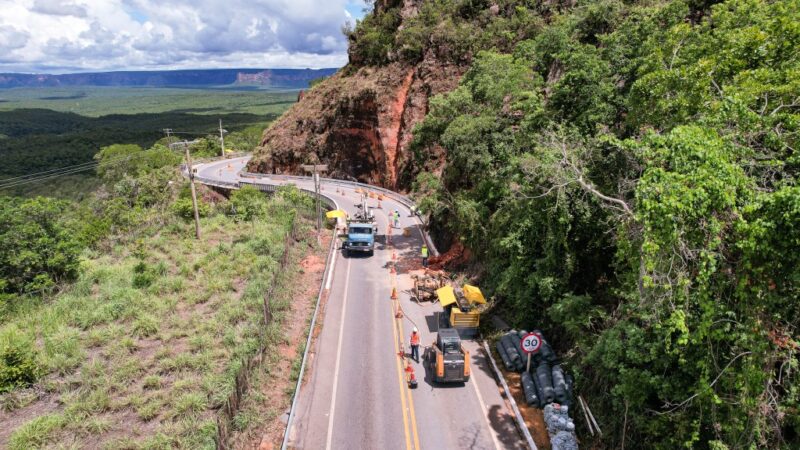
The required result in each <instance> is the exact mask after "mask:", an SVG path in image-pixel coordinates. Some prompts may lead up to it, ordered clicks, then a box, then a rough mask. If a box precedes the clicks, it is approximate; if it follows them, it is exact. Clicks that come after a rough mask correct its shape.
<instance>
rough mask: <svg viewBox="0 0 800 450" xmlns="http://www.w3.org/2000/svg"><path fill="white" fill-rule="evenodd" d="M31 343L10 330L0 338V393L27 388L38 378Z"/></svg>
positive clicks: (38, 370) (37, 368)
mask: <svg viewBox="0 0 800 450" xmlns="http://www.w3.org/2000/svg"><path fill="white" fill-rule="evenodd" d="M40 373H41V370H40V369H39V366H38V365H37V363H36V350H35V349H34V347H33V343H32V342H31V341H29V340H27V339H25V338H24V337H22V336H21V332H20V331H19V330H18V329H16V328H11V329H9V330H8V331H6V332H5V333H4V335H2V336H0V392H8V391H10V390H12V389H14V388H17V387H20V386H28V385H30V384H31V383H33V382H34V381H36V379H37V378H38V377H39V375H40Z"/></svg>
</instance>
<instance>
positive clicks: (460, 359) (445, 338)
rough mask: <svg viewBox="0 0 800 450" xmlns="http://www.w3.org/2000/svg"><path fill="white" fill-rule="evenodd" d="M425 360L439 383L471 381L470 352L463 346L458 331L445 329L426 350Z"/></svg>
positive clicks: (440, 331)
mask: <svg viewBox="0 0 800 450" xmlns="http://www.w3.org/2000/svg"><path fill="white" fill-rule="evenodd" d="M425 352H426V355H425V358H426V360H427V362H428V367H429V368H430V369H431V373H432V378H433V381H435V382H437V383H466V382H467V381H469V375H470V366H469V352H468V351H466V350H465V349H464V346H463V345H462V344H461V337H460V336H459V335H458V331H456V330H455V329H453V328H443V329H440V330H439V333H437V336H436V341H434V342H433V344H432V345H431V346H430V347H428V348H426V349H425Z"/></svg>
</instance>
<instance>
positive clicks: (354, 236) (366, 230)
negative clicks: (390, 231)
mask: <svg viewBox="0 0 800 450" xmlns="http://www.w3.org/2000/svg"><path fill="white" fill-rule="evenodd" d="M375 233H376V230H375V225H374V224H373V223H371V222H361V221H353V222H349V223H348V224H347V240H345V241H344V246H343V248H344V254H345V255H346V256H349V255H351V254H352V253H367V254H369V255H370V256H372V254H373V253H374V251H375Z"/></svg>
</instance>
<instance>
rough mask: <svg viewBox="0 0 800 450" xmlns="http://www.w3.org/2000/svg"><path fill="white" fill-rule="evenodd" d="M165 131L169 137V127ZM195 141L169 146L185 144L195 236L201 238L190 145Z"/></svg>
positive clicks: (174, 145)
mask: <svg viewBox="0 0 800 450" xmlns="http://www.w3.org/2000/svg"><path fill="white" fill-rule="evenodd" d="M169 131H172V130H169ZM164 132H165V133H167V137H169V132H168V131H167V129H165V130H164ZM193 143H194V141H192V142H188V141H180V142H175V143H174V144H169V146H170V148H174V147H176V146H179V145H181V146H183V150H184V154H185V158H186V170H187V171H188V172H189V187H190V188H191V190H192V208H193V209H194V236H195V238H197V239H200V212H199V211H198V210H197V191H196V190H195V188H194V168H193V167H192V155H191V154H189V145H190V144H193Z"/></svg>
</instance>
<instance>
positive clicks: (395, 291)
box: [392, 288, 397, 300]
mask: <svg viewBox="0 0 800 450" xmlns="http://www.w3.org/2000/svg"><path fill="white" fill-rule="evenodd" d="M392 300H397V288H392Z"/></svg>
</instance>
